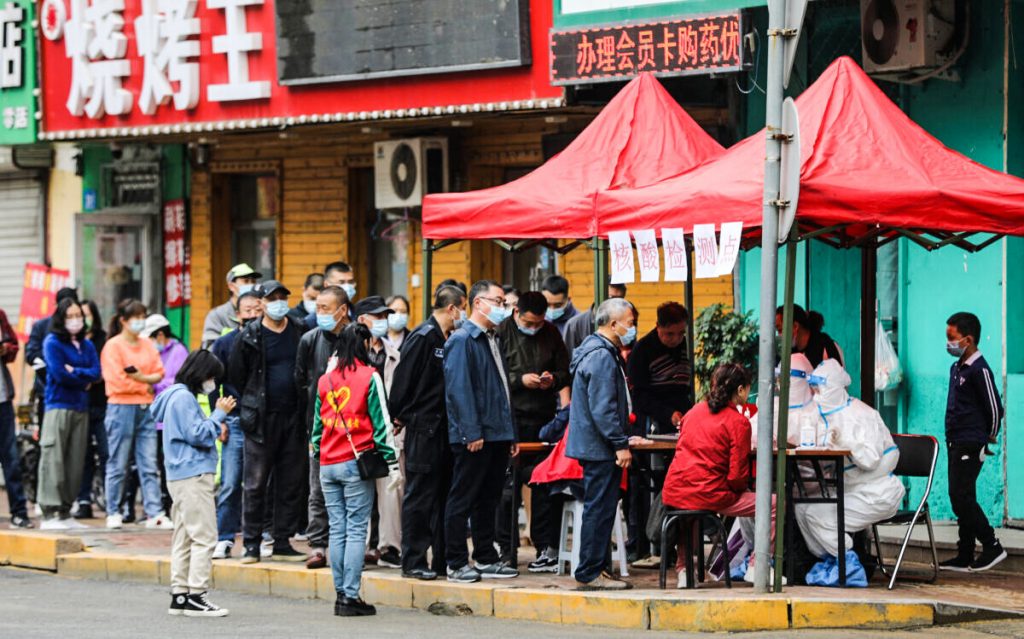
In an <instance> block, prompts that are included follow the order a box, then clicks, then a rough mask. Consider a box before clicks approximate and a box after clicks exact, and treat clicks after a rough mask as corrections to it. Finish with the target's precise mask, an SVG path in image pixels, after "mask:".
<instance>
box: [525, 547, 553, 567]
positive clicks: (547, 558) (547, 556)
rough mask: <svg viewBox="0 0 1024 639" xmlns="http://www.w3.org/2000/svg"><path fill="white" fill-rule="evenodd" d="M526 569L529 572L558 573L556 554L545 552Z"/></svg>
mask: <svg viewBox="0 0 1024 639" xmlns="http://www.w3.org/2000/svg"><path fill="white" fill-rule="evenodd" d="M526 569H527V570H529V571H530V572H558V552H557V551H552V550H545V551H544V552H542V553H541V554H540V556H539V557H537V559H536V560H535V561H531V562H530V565H528V566H527V567H526Z"/></svg>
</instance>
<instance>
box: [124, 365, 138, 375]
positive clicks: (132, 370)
mask: <svg viewBox="0 0 1024 639" xmlns="http://www.w3.org/2000/svg"><path fill="white" fill-rule="evenodd" d="M124 372H126V373H128V374H129V375H131V374H132V373H138V372H139V369H137V368H135V367H134V366H125V367H124Z"/></svg>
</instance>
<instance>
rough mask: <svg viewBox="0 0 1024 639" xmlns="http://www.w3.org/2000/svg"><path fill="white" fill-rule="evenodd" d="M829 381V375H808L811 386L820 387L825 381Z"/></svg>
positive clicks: (808, 383)
mask: <svg viewBox="0 0 1024 639" xmlns="http://www.w3.org/2000/svg"><path fill="white" fill-rule="evenodd" d="M827 381H828V378H827V377H822V376H821V375H808V376H807V385H808V386H810V387H811V388H820V387H821V386H824V385H825V382H827Z"/></svg>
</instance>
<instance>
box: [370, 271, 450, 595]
mask: <svg viewBox="0 0 1024 639" xmlns="http://www.w3.org/2000/svg"><path fill="white" fill-rule="evenodd" d="M465 308H466V293H465V292H464V291H462V290H460V289H459V288H457V287H455V286H442V287H441V288H439V289H438V290H437V292H436V293H435V294H434V303H433V315H432V316H431V317H430V319H428V320H427V321H426V322H424V323H422V324H420V325H419V326H418V327H417V328H416V330H414V331H413V332H412V333H410V334H409V335H408V336H406V338H405V342H403V344H402V358H401V360H400V361H399V363H398V367H397V368H396V369H395V377H394V381H393V382H392V384H391V394H390V397H389V399H388V410H389V412H390V413H391V415H392V419H393V421H394V423H395V428H396V429H400V428H404V429H406V433H405V498H404V499H403V501H402V575H403V576H405V577H410V578H415V579H423V580H428V581H429V580H432V579H436V578H437V574H438V572H440V571H443V570H445V537H444V507H445V499H446V497H447V495H448V489H449V486H450V484H451V471H452V451H451V447H450V446H449V445H448V413H447V410H446V407H445V394H444V367H443V362H444V343H445V341H446V340H447V339H448V336H449V335H450V334H451V332H452V330H454V328H455V326H456V324H457V323H458V322H460V321H461V320H460V318H461V316H462V314H463V313H464V311H465ZM428 548H433V550H434V553H433V562H432V564H431V566H430V567H428V565H427V549H428Z"/></svg>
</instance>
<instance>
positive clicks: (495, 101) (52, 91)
mask: <svg viewBox="0 0 1024 639" xmlns="http://www.w3.org/2000/svg"><path fill="white" fill-rule="evenodd" d="M281 1H284V0H281ZM273 3H274V0H173V1H168V0H124V1H121V2H112V1H110V0H43V2H42V3H41V5H40V9H39V21H40V26H39V31H40V38H39V41H40V56H41V68H42V73H41V76H42V77H41V87H42V97H41V99H42V114H43V118H42V127H41V129H42V131H43V133H44V137H45V138H47V139H53V138H56V139H61V138H62V137H63V136H62V135H60V134H61V133H62V132H63V133H69V135H68V136H67V137H93V136H126V135H138V134H142V135H147V134H151V133H152V134H157V133H165V134H166V133H172V132H181V131H185V132H188V131H203V130H233V129H236V128H251V127H255V126H264V127H266V126H280V125H282V124H295V123H306V122H327V121H340V120H342V119H346V118H344V117H342V116H345V115H346V114H368V113H371V112H379V113H381V114H382V113H383V112H385V111H388V112H389V115H392V112H393V115H395V116H399V115H402V114H408V112H409V110H411V109H418V110H420V112H421V113H422V115H427V113H426V112H425V111H423V109H430V110H431V113H433V112H434V109H436V108H438V107H440V108H442V109H445V110H447V108H448V107H455V111H454V112H459V111H460V110H461V109H459V107H462V106H467V107H470V108H469V109H468V110H469V111H474V110H479V109H474V108H472V107H474V106H477V105H501V107H500V108H506V107H508V106H509V105H510V104H511V103H515V102H524V103H525V102H527V101H531V100H532V101H538V102H539V101H541V100H553V99H556V98H561V97H562V91H561V89H559V88H556V87H552V86H551V85H550V83H549V82H548V77H547V72H546V69H544V68H543V65H537V64H534V65H531V66H526V67H515V68H507V69H493V70H487V71H478V72H462V73H447V74H438V75H427V76H416V77H403V78H394V79H391V78H388V79H378V80H368V81H365V82H348V83H343V84H325V85H317V86H312V87H304V86H291V87H289V86H283V85H281V84H279V82H278V71H277V65H278V51H277V47H276V37H275V34H276V32H275V11H274V4H273ZM529 4H530V8H529V16H530V18H529V20H530V25H529V28H530V32H531V33H533V34H538V37H533V38H532V39H531V40H532V42H531V44H530V48H531V51H532V57H533V59H535V60H540V59H543V56H544V55H546V53H547V51H546V49H547V43H546V42H545V41H544V38H543V37H539V34H543V33H547V31H548V30H549V29H550V27H551V17H552V10H551V0H530V3H529ZM122 7H123V9H122ZM537 106H539V104H538V105H537ZM522 108H528V107H526V106H525V105H523V107H522ZM482 110H493V107H492V109H487V108H484V109H482ZM399 111H401V114H400V113H398V112H399ZM372 117H378V116H376V115H374V116H372ZM348 119H351V118H348ZM210 123H218V124H219V125H220V126H217V127H215V128H212V129H211V128H210V127H209V126H206V125H208V124H210ZM54 134H57V135H54Z"/></svg>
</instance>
